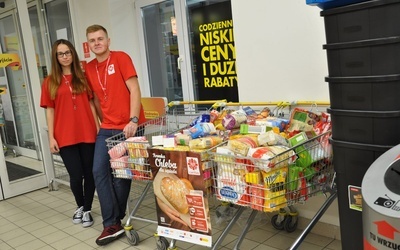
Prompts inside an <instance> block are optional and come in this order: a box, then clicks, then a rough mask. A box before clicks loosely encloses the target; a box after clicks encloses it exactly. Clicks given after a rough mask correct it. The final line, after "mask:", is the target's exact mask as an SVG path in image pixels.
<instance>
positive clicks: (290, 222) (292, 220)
mask: <svg viewBox="0 0 400 250" xmlns="http://www.w3.org/2000/svg"><path fill="white" fill-rule="evenodd" d="M298 221H299V220H298V219H297V216H292V215H289V216H287V218H286V220H285V223H284V224H285V225H284V227H285V230H286V232H288V233H292V232H294V231H296V229H297V224H298Z"/></svg>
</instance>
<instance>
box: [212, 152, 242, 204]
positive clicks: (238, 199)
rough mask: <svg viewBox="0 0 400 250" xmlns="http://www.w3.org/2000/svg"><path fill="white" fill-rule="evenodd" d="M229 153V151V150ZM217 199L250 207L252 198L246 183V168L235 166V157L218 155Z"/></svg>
mask: <svg viewBox="0 0 400 250" xmlns="http://www.w3.org/2000/svg"><path fill="white" fill-rule="evenodd" d="M228 152H229V150H228ZM218 157H219V158H218V159H217V163H218V168H217V169H218V170H217V175H216V179H217V197H218V199H219V200H222V201H227V202H232V203H234V204H238V205H243V206H248V205H249V203H250V197H249V192H248V184H247V183H246V181H245V175H246V172H247V170H246V167H245V166H242V165H237V164H235V161H234V157H232V156H229V155H227V156H226V158H223V156H222V155H218Z"/></svg>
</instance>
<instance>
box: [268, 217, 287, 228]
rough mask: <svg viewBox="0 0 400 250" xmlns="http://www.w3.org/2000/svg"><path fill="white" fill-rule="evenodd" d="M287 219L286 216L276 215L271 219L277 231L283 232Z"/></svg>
mask: <svg viewBox="0 0 400 250" xmlns="http://www.w3.org/2000/svg"><path fill="white" fill-rule="evenodd" d="M286 218H287V216H286V215H281V214H275V215H274V216H272V218H271V224H272V226H273V227H274V228H275V229H278V230H283V229H284V227H285V221H286Z"/></svg>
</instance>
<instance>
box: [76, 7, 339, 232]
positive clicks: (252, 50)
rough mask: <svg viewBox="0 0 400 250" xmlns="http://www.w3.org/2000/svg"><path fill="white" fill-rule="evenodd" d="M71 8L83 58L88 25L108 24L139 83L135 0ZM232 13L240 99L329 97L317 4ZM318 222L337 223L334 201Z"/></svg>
mask: <svg viewBox="0 0 400 250" xmlns="http://www.w3.org/2000/svg"><path fill="white" fill-rule="evenodd" d="M71 7H72V8H73V9H72V13H73V19H75V20H74V23H73V26H74V27H75V30H74V35H75V41H76V44H77V46H80V47H78V51H79V53H80V56H81V58H83V51H82V46H81V45H82V43H83V42H85V41H86V36H85V29H86V27H87V26H88V25H90V24H93V23H98V24H101V25H104V26H105V27H106V28H107V29H108V31H109V35H110V38H111V49H113V50H123V51H126V52H127V53H129V54H130V55H131V57H132V59H133V61H134V63H135V65H136V68H137V71H138V74H139V82H140V74H141V73H140V72H141V69H142V67H143V66H142V65H140V62H141V58H140V52H139V45H138V44H139V42H138V36H137V24H136V17H135V15H134V14H135V11H134V5H133V2H132V1H128V0H85V1H78V0H73V1H72V5H71ZM232 12H233V20H234V35H235V46H236V53H237V75H238V81H239V96H240V101H260V102H261V101H295V100H313V101H314V100H315V101H317V100H318V101H329V93H328V84H327V83H325V82H324V77H325V76H326V75H327V64H326V55H325V51H323V50H322V45H323V44H324V42H325V33H324V23H323V19H322V18H321V17H320V16H319V9H318V8H317V7H311V6H307V5H306V4H305V0H304V1H303V0H301V1H293V0H280V1H265V0H251V1H243V0H232ZM91 58H93V56H91ZM91 58H86V60H87V61H88V60H89V59H91ZM324 201H325V198H324V197H323V196H321V197H313V198H311V199H310V201H309V202H307V204H305V205H301V206H297V208H298V210H299V212H300V215H301V216H302V217H306V218H312V217H313V216H314V215H315V213H316V211H318V209H319V208H320V207H321V206H322V204H323V202H324ZM320 221H323V222H326V223H329V224H332V225H339V220H338V212H337V203H336V201H335V202H334V203H333V204H332V205H331V207H330V208H329V209H328V211H327V212H326V213H325V215H324V216H323V217H322V218H321V220H320Z"/></svg>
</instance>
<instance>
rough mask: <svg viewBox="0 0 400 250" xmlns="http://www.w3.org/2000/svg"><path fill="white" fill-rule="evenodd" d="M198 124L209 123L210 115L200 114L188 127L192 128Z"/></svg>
mask: <svg viewBox="0 0 400 250" xmlns="http://www.w3.org/2000/svg"><path fill="white" fill-rule="evenodd" d="M200 122H210V114H201V115H199V116H198V117H196V118H195V119H194V120H193V121H192V122H191V123H190V124H189V126H190V127H193V126H194V125H196V124H197V123H200Z"/></svg>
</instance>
